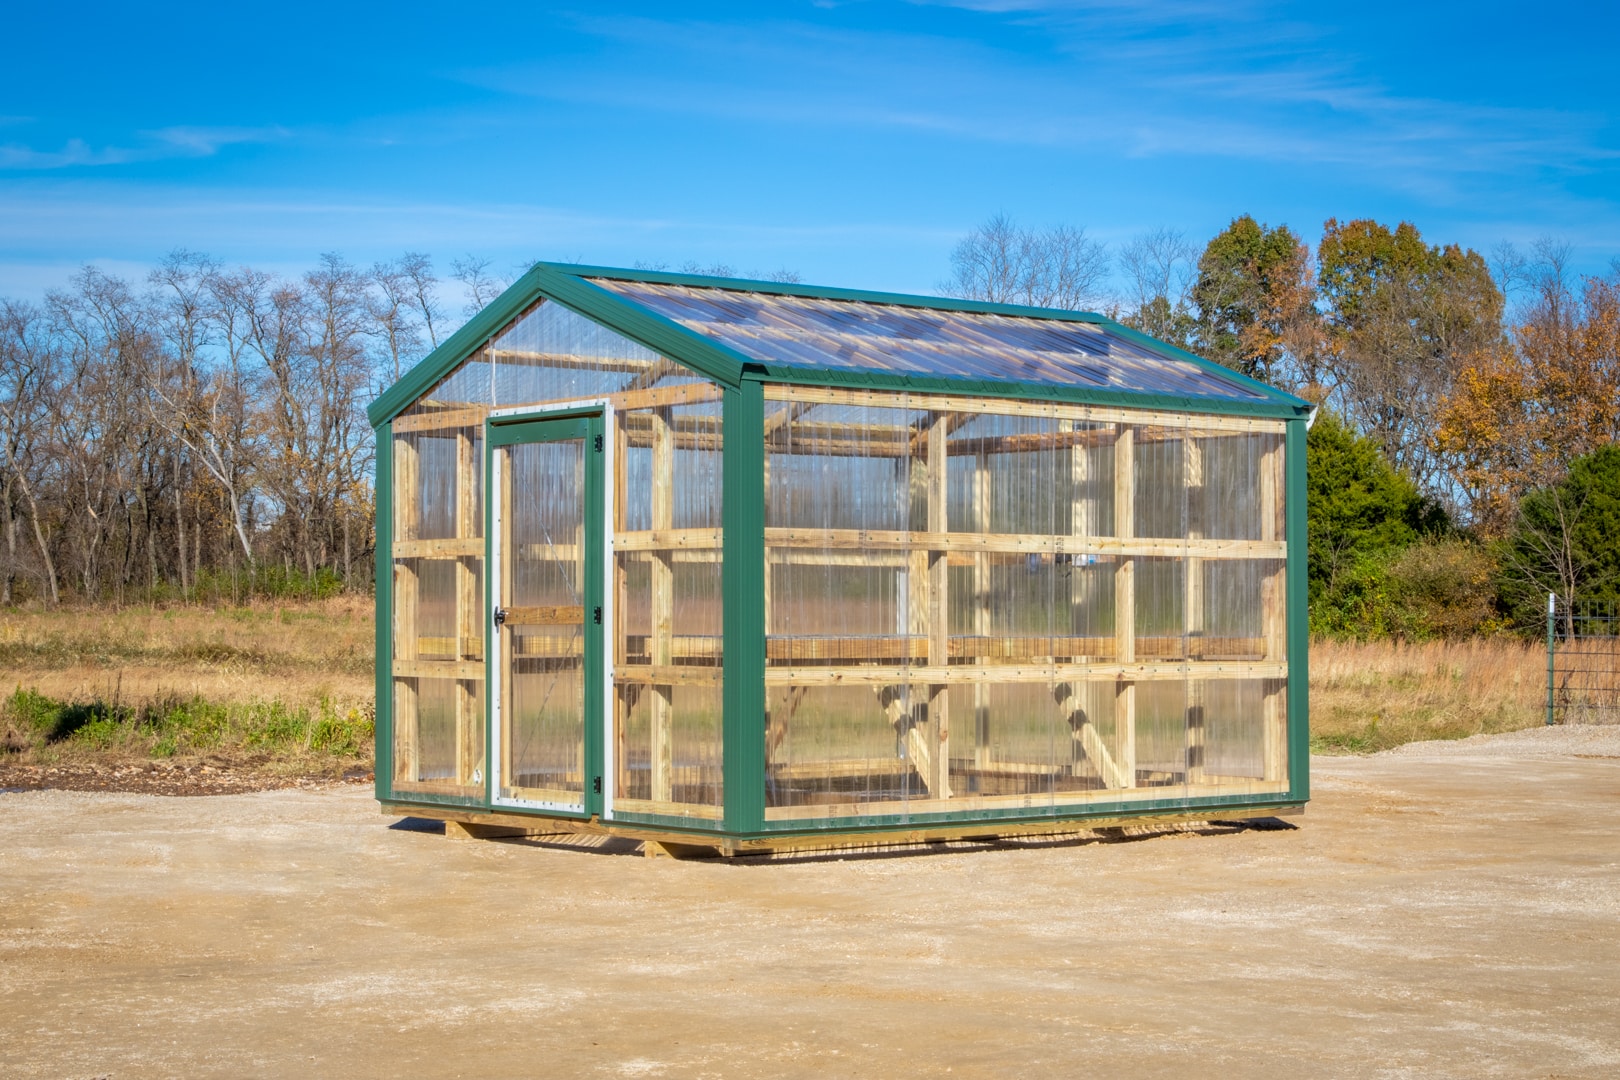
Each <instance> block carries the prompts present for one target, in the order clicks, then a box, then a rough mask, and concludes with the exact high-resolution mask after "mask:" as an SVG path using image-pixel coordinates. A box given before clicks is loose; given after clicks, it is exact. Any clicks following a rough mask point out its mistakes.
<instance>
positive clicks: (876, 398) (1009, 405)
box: [765, 384, 1285, 435]
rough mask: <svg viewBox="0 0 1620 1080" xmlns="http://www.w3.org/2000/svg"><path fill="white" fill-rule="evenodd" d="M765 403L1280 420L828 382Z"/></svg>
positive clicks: (1189, 420)
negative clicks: (859, 387)
mask: <svg viewBox="0 0 1620 1080" xmlns="http://www.w3.org/2000/svg"><path fill="white" fill-rule="evenodd" d="M765 400H766V401H793V402H804V403H808V404H816V405H862V406H866V407H868V408H887V409H901V408H904V409H929V410H932V411H935V412H970V413H980V414H991V415H996V416H1036V417H1041V418H1043V419H1056V420H1085V421H1088V422H1091V423H1103V424H1108V423H1113V424H1140V425H1150V424H1162V425H1166V426H1169V427H1175V428H1185V427H1186V426H1187V425H1188V424H1192V425H1195V426H1197V427H1199V428H1206V429H1209V430H1212V431H1240V432H1252V431H1265V432H1271V433H1274V434H1279V435H1280V434H1281V433H1282V431H1283V428H1284V424H1285V422H1284V421H1282V420H1269V419H1260V418H1256V417H1239V416H1221V415H1215V414H1212V413H1195V414H1188V413H1167V412H1157V411H1154V410H1151V409H1124V408H1117V407H1113V406H1102V405H1071V404H1065V403H1059V402H1048V401H1020V400H1014V399H1010V398H986V397H960V396H955V395H950V394H917V393H911V392H907V393H904V394H900V393H895V392H893V391H887V390H846V389H841V388H837V387H829V386H790V385H781V384H771V385H768V386H766V387H765Z"/></svg>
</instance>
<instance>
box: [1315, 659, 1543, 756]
mask: <svg viewBox="0 0 1620 1080" xmlns="http://www.w3.org/2000/svg"><path fill="white" fill-rule="evenodd" d="M1546 694H1547V651H1546V649H1545V647H1544V646H1542V645H1540V644H1539V643H1530V642H1523V641H1519V640H1516V639H1513V638H1506V637H1502V638H1483V639H1474V640H1471V641H1457V642H1447V641H1431V642H1424V643H1422V644H1416V645H1413V644H1404V643H1400V642H1375V643H1370V644H1357V643H1349V642H1338V641H1317V642H1315V643H1313V644H1312V646H1311V749H1312V750H1313V751H1315V752H1316V753H1329V754H1331V753H1373V752H1376V751H1379V750H1388V749H1389V748H1391V747H1393V746H1400V745H1401V744H1403V743H1410V742H1422V741H1425V740H1428V739H1462V738H1467V737H1468V736H1470V735H1482V734H1494V733H1496V732H1502V731H1516V730H1518V729H1520V728H1526V727H1532V726H1534V725H1536V724H1540V723H1542V722H1544V720H1545V718H1546V713H1545V704H1546Z"/></svg>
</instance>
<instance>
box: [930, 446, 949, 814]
mask: <svg viewBox="0 0 1620 1080" xmlns="http://www.w3.org/2000/svg"><path fill="white" fill-rule="evenodd" d="M947 420H948V417H946V416H944V415H937V416H935V417H934V419H933V422H932V423H931V424H930V425H929V429H928V459H927V479H928V531H929V532H931V533H933V534H935V535H943V534H945V533H947V532H949V531H950V523H949V521H948V519H947V516H946V510H947V504H946V499H947V496H948V488H947V485H946V461H945V448H946V438H947V434H948V431H947V428H946V423H947ZM950 654H951V620H950V577H949V563H948V562H947V560H946V552H945V551H944V550H942V549H936V550H932V551H930V552H928V665H929V666H930V667H944V666H946V665H947V664H949V663H950ZM950 703H951V697H950V687H949V686H948V685H945V684H937V683H936V684H934V685H932V686H930V687H929V688H928V727H929V733H930V735H931V736H932V741H933V746H932V747H931V748H930V749H931V750H932V756H933V765H934V783H933V784H931V785H930V786H929V793H930V794H932V795H933V796H934V797H935V798H937V799H948V798H950V797H951V773H950V768H951V754H950V746H951V723H950Z"/></svg>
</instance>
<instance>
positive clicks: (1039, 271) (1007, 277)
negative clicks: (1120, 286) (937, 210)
mask: <svg viewBox="0 0 1620 1080" xmlns="http://www.w3.org/2000/svg"><path fill="white" fill-rule="evenodd" d="M951 270H952V274H951V277H950V279H949V280H948V281H945V282H943V283H941V285H940V290H941V291H942V292H944V293H947V294H948V295H951V296H960V297H963V298H965V299H969V300H986V301H989V302H991V303H996V304H1024V305H1027V306H1030V307H1047V308H1065V309H1075V308H1082V307H1086V306H1090V305H1093V304H1095V303H1096V302H1098V301H1100V300H1102V299H1104V295H1103V288H1102V286H1103V283H1104V282H1105V281H1106V279H1107V276H1108V249H1107V247H1106V245H1104V244H1102V243H1101V242H1099V241H1095V240H1092V239H1090V238H1089V237H1087V236H1086V231H1085V229H1083V228H1079V227H1077V226H1070V225H1057V226H1053V227H1051V228H1049V229H1046V230H1045V231H1043V232H1035V231H1032V230H1029V229H1022V228H1019V227H1018V225H1017V224H1016V223H1015V222H1014V221H1013V220H1012V219H1011V218H1009V217H1007V216H1006V215H1005V214H997V215H996V216H995V217H993V218H991V219H990V220H989V221H987V222H985V223H984V224H983V225H981V226H979V227H978V228H977V229H975V230H973V231H972V232H971V233H969V234H968V235H967V236H965V237H963V239H962V240H961V241H960V242H959V243H958V244H957V245H956V247H955V248H954V249H953V250H952V251H951Z"/></svg>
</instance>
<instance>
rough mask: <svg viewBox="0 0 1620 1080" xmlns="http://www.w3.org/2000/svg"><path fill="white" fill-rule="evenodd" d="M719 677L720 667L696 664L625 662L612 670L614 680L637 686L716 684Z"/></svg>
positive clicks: (718, 681)
mask: <svg viewBox="0 0 1620 1080" xmlns="http://www.w3.org/2000/svg"><path fill="white" fill-rule="evenodd" d="M720 678H721V669H720V668H718V667H714V666H712V665H710V666H706V667H705V666H701V665H698V664H672V665H670V666H669V667H659V666H657V665H653V664H626V665H625V666H624V667H622V668H615V669H614V671H613V679H614V681H615V682H620V683H634V684H636V685H639V686H717V685H719V683H720Z"/></svg>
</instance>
